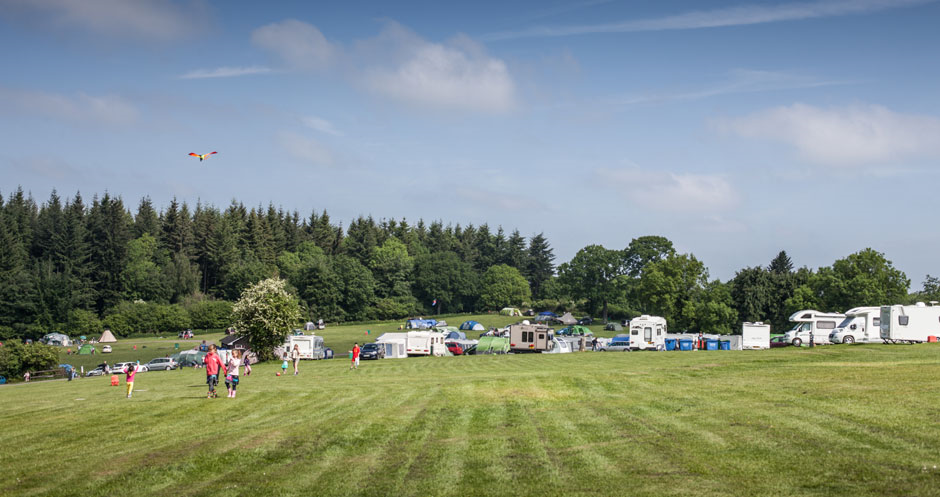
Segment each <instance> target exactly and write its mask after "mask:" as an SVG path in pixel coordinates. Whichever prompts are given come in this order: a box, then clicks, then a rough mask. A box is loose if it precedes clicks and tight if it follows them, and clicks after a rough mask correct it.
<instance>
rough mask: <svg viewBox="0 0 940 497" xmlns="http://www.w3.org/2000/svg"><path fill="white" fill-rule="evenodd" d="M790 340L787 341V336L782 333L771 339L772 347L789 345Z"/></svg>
mask: <svg viewBox="0 0 940 497" xmlns="http://www.w3.org/2000/svg"><path fill="white" fill-rule="evenodd" d="M789 346H790V342H788V341H787V339H786V337H784V336H783V335H780V336H778V337H773V338H771V339H770V348H772V349H775V348H777V347H789Z"/></svg>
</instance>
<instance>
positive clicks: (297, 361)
mask: <svg viewBox="0 0 940 497" xmlns="http://www.w3.org/2000/svg"><path fill="white" fill-rule="evenodd" d="M290 358H291V360H292V361H294V376H297V373H298V372H299V371H297V365H298V364H300V346H298V345H297V344H296V343H295V344H294V350H292V351H290Z"/></svg>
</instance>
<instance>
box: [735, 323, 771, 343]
mask: <svg viewBox="0 0 940 497" xmlns="http://www.w3.org/2000/svg"><path fill="white" fill-rule="evenodd" d="M769 348H770V325H769V324H764V323H762V322H760V321H758V322H756V323H744V325H743V326H742V327H741V349H742V350H759V349H769Z"/></svg>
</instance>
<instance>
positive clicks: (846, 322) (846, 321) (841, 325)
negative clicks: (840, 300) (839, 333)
mask: <svg viewBox="0 0 940 497" xmlns="http://www.w3.org/2000/svg"><path fill="white" fill-rule="evenodd" d="M853 320H855V316H849V317H847V318H845V319H843V320H842V322H841V323H839V326H836V328H848V327H849V325H850V324H852V321H853Z"/></svg>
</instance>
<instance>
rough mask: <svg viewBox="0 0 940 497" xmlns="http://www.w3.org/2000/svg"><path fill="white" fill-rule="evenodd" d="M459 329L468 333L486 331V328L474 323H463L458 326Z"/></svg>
mask: <svg viewBox="0 0 940 497" xmlns="http://www.w3.org/2000/svg"><path fill="white" fill-rule="evenodd" d="M460 329H461V330H470V331H486V328H485V327H483V325H482V324H480V323H478V322H476V321H464V323H463V324H462V325H460Z"/></svg>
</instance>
